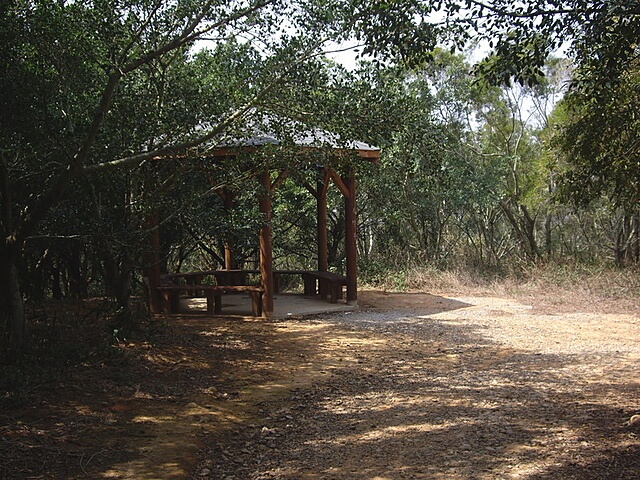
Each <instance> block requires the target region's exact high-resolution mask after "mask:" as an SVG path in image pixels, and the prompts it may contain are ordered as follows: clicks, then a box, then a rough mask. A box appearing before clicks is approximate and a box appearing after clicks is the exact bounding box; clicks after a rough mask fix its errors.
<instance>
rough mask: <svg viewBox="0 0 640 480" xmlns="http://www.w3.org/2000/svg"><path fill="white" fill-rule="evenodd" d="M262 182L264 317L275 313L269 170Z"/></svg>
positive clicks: (260, 199) (261, 265)
mask: <svg viewBox="0 0 640 480" xmlns="http://www.w3.org/2000/svg"><path fill="white" fill-rule="evenodd" d="M260 183H262V186H263V188H264V190H263V192H262V193H261V194H260V198H259V204H260V213H262V215H263V217H264V218H263V221H264V223H263V225H262V227H260V274H261V276H262V288H263V289H264V294H263V301H262V314H263V316H264V317H267V318H269V317H271V316H272V315H273V310H274V308H273V294H274V285H273V245H272V238H271V237H272V229H271V215H272V212H271V177H270V175H269V172H268V171H265V172H263V173H262V174H261V175H260Z"/></svg>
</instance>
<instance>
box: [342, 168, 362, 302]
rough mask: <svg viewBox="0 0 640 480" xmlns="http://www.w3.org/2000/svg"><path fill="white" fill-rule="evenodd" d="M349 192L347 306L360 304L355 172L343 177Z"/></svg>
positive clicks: (346, 216) (345, 198)
mask: <svg viewBox="0 0 640 480" xmlns="http://www.w3.org/2000/svg"><path fill="white" fill-rule="evenodd" d="M342 181H343V183H344V185H345V187H346V189H347V191H348V195H345V196H344V206H345V222H346V225H345V251H346V254H347V305H357V303H358V289H357V288H358V287H357V276H358V264H357V262H358V247H357V239H356V234H357V223H356V222H357V219H356V179H355V173H354V172H353V170H351V171H349V172H348V173H347V174H346V175H345V176H343V177H342Z"/></svg>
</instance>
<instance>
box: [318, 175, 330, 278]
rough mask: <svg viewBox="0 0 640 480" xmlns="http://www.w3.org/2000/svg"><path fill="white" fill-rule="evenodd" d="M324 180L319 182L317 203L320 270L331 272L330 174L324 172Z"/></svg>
mask: <svg viewBox="0 0 640 480" xmlns="http://www.w3.org/2000/svg"><path fill="white" fill-rule="evenodd" d="M322 172H323V179H322V180H318V188H317V190H316V201H317V204H318V237H317V238H318V270H319V271H320V272H326V271H328V270H329V254H328V248H327V189H328V187H329V174H328V173H327V171H326V169H323V170H322Z"/></svg>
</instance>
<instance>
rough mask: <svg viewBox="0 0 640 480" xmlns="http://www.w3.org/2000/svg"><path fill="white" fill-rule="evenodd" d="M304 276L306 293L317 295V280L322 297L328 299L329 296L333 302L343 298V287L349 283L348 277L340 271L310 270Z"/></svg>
mask: <svg viewBox="0 0 640 480" xmlns="http://www.w3.org/2000/svg"><path fill="white" fill-rule="evenodd" d="M303 276H304V284H305V287H304V290H305V295H315V293H316V281H317V287H318V290H317V291H318V293H319V294H320V298H321V299H322V300H326V299H327V297H329V301H330V302H331V303H337V302H338V300H339V299H341V298H342V287H343V286H346V285H347V277H345V276H344V275H340V274H339V273H333V272H319V271H308V272H304V274H303Z"/></svg>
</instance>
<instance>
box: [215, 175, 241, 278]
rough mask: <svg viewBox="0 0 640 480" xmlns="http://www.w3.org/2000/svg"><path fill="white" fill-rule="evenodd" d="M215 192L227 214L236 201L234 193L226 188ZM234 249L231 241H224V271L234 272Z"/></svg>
mask: <svg viewBox="0 0 640 480" xmlns="http://www.w3.org/2000/svg"><path fill="white" fill-rule="evenodd" d="M216 192H217V193H218V196H219V197H220V198H221V199H222V205H223V206H224V210H225V212H229V210H231V209H232V208H233V205H234V201H235V199H236V193H235V192H232V191H230V190H229V189H227V188H216ZM234 249H235V245H233V240H232V239H231V238H229V237H227V238H225V239H224V268H225V270H235V269H236V267H237V265H236V260H235V256H234V254H233V251H234Z"/></svg>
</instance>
